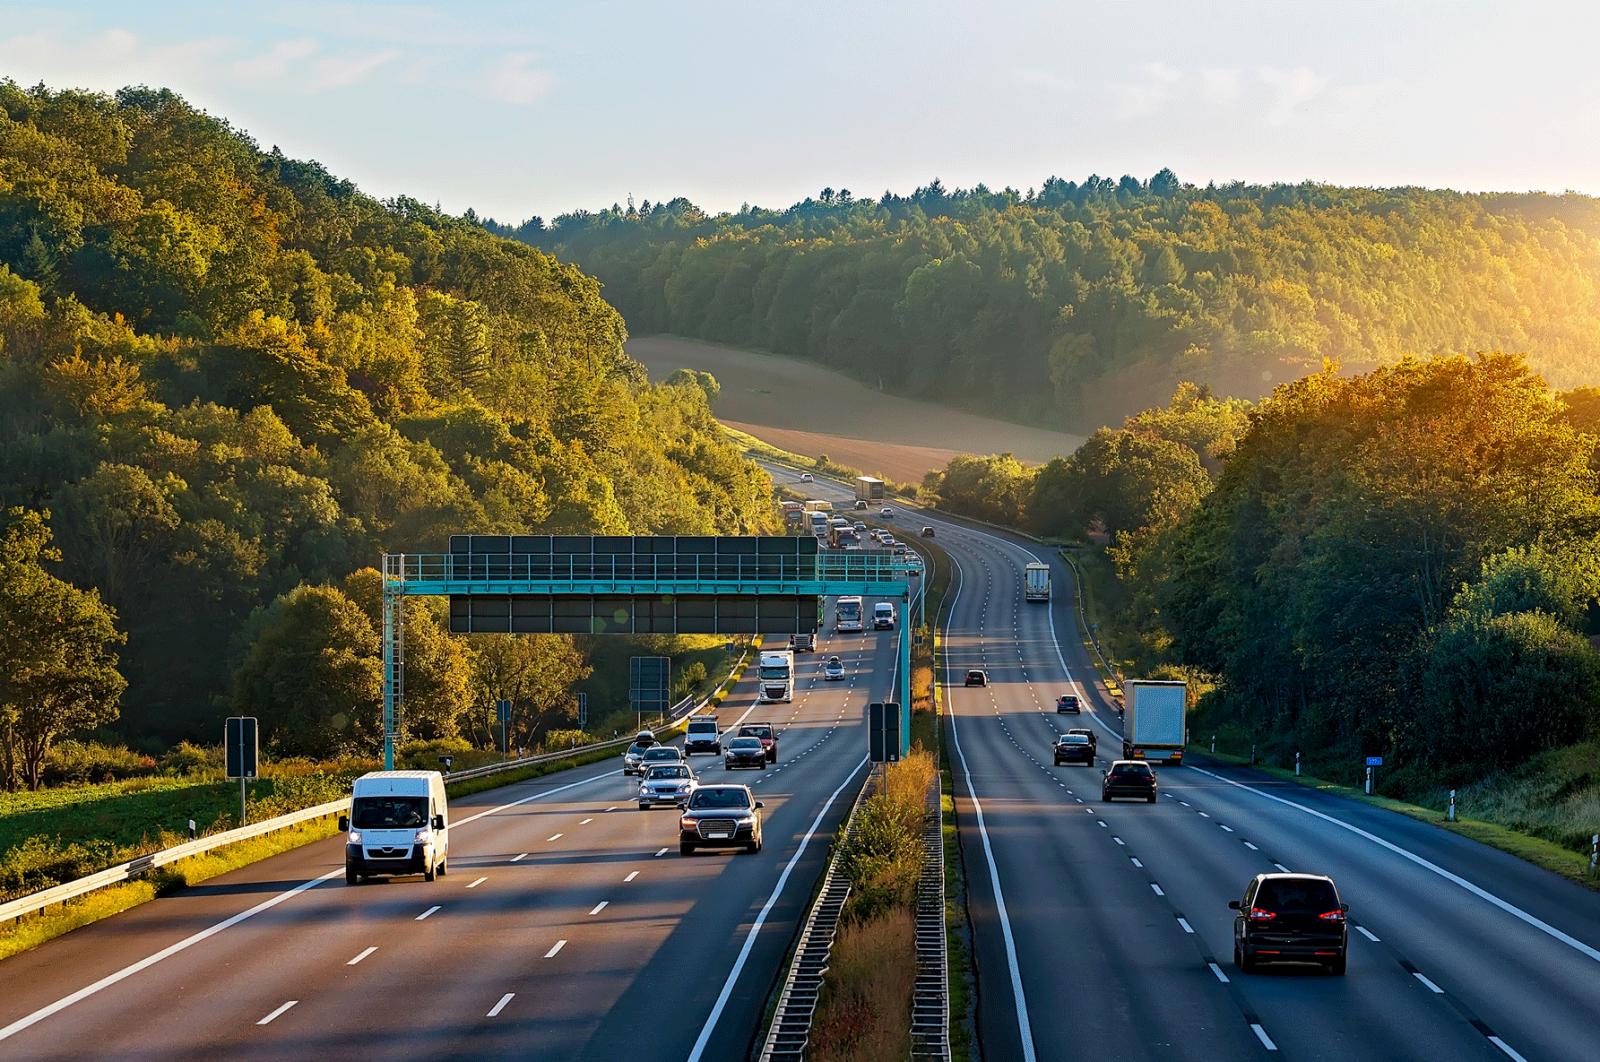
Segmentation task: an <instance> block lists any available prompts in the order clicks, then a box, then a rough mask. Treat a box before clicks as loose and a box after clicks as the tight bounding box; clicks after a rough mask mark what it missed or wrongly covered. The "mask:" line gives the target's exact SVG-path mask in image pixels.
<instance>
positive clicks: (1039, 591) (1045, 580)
mask: <svg viewBox="0 0 1600 1062" xmlns="http://www.w3.org/2000/svg"><path fill="white" fill-rule="evenodd" d="M1022 599H1023V600H1024V601H1049V600H1050V565H1048V564H1040V563H1039V562H1038V561H1034V562H1032V563H1031V564H1029V565H1028V566H1027V567H1025V568H1023V569H1022Z"/></svg>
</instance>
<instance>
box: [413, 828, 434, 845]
mask: <svg viewBox="0 0 1600 1062" xmlns="http://www.w3.org/2000/svg"><path fill="white" fill-rule="evenodd" d="M416 843H417V844H432V843H433V831H432V830H431V829H428V828H427V827H424V828H422V829H420V830H418V831H417V836H416Z"/></svg>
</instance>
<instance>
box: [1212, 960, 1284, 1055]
mask: <svg viewBox="0 0 1600 1062" xmlns="http://www.w3.org/2000/svg"><path fill="white" fill-rule="evenodd" d="M1224 980H1226V978H1224ZM1250 1031H1251V1032H1253V1033H1255V1034H1256V1039H1257V1040H1260V1041H1261V1046H1262V1047H1265V1048H1266V1049H1267V1050H1268V1051H1276V1050H1277V1049H1278V1045H1277V1044H1275V1043H1273V1042H1272V1037H1270V1036H1268V1035H1267V1030H1265V1029H1263V1028H1262V1027H1261V1026H1259V1025H1257V1024H1256V1023H1255V1022H1251V1023H1250Z"/></svg>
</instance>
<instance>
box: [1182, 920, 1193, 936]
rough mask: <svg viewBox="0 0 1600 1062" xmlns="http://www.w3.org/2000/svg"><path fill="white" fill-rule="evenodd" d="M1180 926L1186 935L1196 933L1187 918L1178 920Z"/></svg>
mask: <svg viewBox="0 0 1600 1062" xmlns="http://www.w3.org/2000/svg"><path fill="white" fill-rule="evenodd" d="M1178 924H1179V925H1180V926H1182V927H1183V931H1184V932H1185V933H1193V932H1194V926H1191V925H1190V924H1189V920H1188V919H1187V918H1180V919H1178Z"/></svg>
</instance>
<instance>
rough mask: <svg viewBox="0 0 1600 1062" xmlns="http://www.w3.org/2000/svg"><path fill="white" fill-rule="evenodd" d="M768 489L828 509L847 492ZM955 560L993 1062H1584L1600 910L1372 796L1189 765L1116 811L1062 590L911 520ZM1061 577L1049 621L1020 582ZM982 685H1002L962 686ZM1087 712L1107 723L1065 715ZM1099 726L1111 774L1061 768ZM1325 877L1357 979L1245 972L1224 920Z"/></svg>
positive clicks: (960, 782) (1083, 655)
mask: <svg viewBox="0 0 1600 1062" xmlns="http://www.w3.org/2000/svg"><path fill="white" fill-rule="evenodd" d="M769 471H771V472H772V473H773V474H774V476H775V478H777V479H778V480H780V481H781V482H784V483H785V484H786V485H790V486H794V487H796V488H798V489H801V490H804V491H807V492H808V493H811V494H812V495H813V496H815V497H822V498H829V499H833V500H835V501H838V500H842V499H844V498H847V497H848V494H847V492H845V491H844V489H843V488H840V487H838V486H837V485H833V484H826V483H821V482H819V483H816V484H810V483H807V484H803V485H802V484H800V483H798V482H796V479H797V477H796V475H795V474H794V473H792V472H790V471H787V470H784V469H782V468H779V467H775V466H772V467H769ZM895 509H896V510H897V515H896V523H897V524H898V525H899V527H900V528H901V529H902V531H903V533H904V534H905V536H907V537H908V538H912V539H913V540H914V536H915V534H916V528H917V527H918V526H919V525H922V524H928V525H931V526H933V527H934V528H935V529H936V532H937V538H936V541H937V542H938V544H939V545H940V546H942V547H943V548H944V549H945V550H946V551H947V552H948V553H949V554H950V555H951V557H952V558H953V559H954V561H955V564H956V566H957V569H958V571H957V583H956V588H955V597H954V602H953V606H952V610H951V615H950V620H949V625H948V631H947V635H946V645H947V647H948V651H947V654H946V666H947V671H946V673H945V674H944V675H943V676H942V679H943V681H944V682H945V683H946V689H947V693H948V695H949V699H948V702H947V703H948V704H950V705H951V706H952V717H951V719H950V720H949V723H948V725H947V729H946V734H947V737H948V738H953V739H954V740H953V742H952V755H951V760H952V766H953V774H954V777H955V780H956V783H955V784H956V791H957V815H958V820H959V826H960V843H961V852H962V862H963V865H964V866H965V868H966V873H967V878H968V886H969V913H970V915H971V917H972V922H973V932H974V941H975V952H976V963H977V967H978V980H979V984H978V993H977V995H978V1001H979V1003H978V1007H979V1009H978V1039H979V1040H980V1041H981V1043H982V1048H983V1054H984V1057H985V1058H988V1059H1001V1060H1010V1059H1035V1058H1039V1059H1065V1058H1078V1057H1085V1056H1093V1057H1096V1058H1104V1059H1144V1058H1157V1057H1160V1058H1193V1059H1218V1058H1242V1057H1258V1056H1259V1057H1268V1056H1270V1057H1275V1058H1276V1057H1283V1058H1294V1059H1422V1058H1427V1059H1435V1058H1437V1059H1474V1058H1477V1059H1496V1058H1498V1059H1506V1058H1513V1059H1515V1058H1525V1059H1530V1060H1533V1059H1551V1060H1571V1059H1577V1058H1585V1057H1588V1058H1593V1057H1595V1056H1596V1052H1597V1047H1596V1044H1597V1040H1596V1036H1597V1032H1596V1029H1597V1025H1596V1022H1597V1016H1600V897H1596V895H1595V894H1594V893H1592V892H1589V891H1587V890H1585V889H1583V888H1581V887H1579V886H1577V885H1574V884H1572V883H1570V882H1567V881H1565V880H1563V879H1561V878H1558V877H1556V876H1554V875H1552V874H1549V873H1547V872H1545V871H1542V870H1539V869H1538V868H1536V867H1533V866H1532V865H1530V864H1527V863H1524V862H1522V861H1521V860H1518V859H1515V858H1514V857H1511V856H1509V855H1506V854H1504V853H1501V852H1499V851H1497V850H1494V849H1490V848H1487V847H1485V846H1483V845H1480V844H1477V843H1476V842H1473V841H1470V840H1467V839H1464V838H1461V837H1459V836H1456V835H1454V834H1450V833H1447V832H1445V831H1442V830H1439V829H1436V828H1433V827H1431V826H1428V825H1426V824H1424V823H1420V822H1417V821H1415V820H1413V819H1409V818H1406V817H1404V816H1401V815H1398V814H1395V813H1391V812H1387V811H1383V810H1381V809H1378V808H1373V807H1370V806H1368V805H1365V804H1362V803H1360V802H1357V801H1352V800H1348V799H1345V798H1341V797H1337V796H1332V795H1327V794H1323V793H1319V792H1316V791H1314V790H1310V789H1306V788H1302V787H1300V786H1296V785H1293V784H1292V783H1286V782H1280V781H1278V780H1277V779H1273V778H1270V777H1268V776H1265V775H1262V774H1260V773H1258V772H1253V771H1250V770H1247V769H1239V768H1232V767H1226V766H1222V765H1219V764H1217V763H1215V762H1212V761H1207V760H1206V759H1205V758H1203V757H1199V758H1194V762H1192V763H1191V764H1189V765H1187V766H1183V767H1176V768H1163V769H1162V770H1161V775H1160V782H1161V790H1162V796H1161V798H1160V800H1159V801H1158V803H1157V804H1156V805H1154V806H1150V805H1147V804H1144V803H1140V802H1134V803H1128V802H1119V803H1116V804H1111V805H1107V804H1103V803H1101V801H1100V790H1099V781H1100V770H1101V769H1103V768H1104V766H1105V765H1106V764H1108V763H1109V762H1110V760H1111V759H1112V758H1113V757H1114V756H1115V755H1117V754H1118V753H1119V751H1120V729H1119V723H1118V718H1117V716H1116V714H1115V709H1114V704H1113V702H1112V700H1111V698H1110V697H1109V695H1108V694H1107V692H1106V690H1105V688H1104V686H1103V685H1101V684H1100V683H1099V681H1098V679H1097V678H1096V676H1095V672H1094V670H1093V668H1092V667H1091V665H1090V663H1089V660H1088V656H1087V650H1086V649H1085V648H1084V646H1083V644H1082V642H1081V639H1080V637H1079V635H1078V631H1079V628H1078V626H1077V622H1078V621H1077V617H1076V615H1075V612H1074V608H1073V604H1072V598H1073V583H1072V573H1071V571H1070V569H1069V568H1067V567H1066V566H1065V564H1064V563H1063V562H1062V561H1060V559H1059V558H1057V557H1055V556H1053V555H1052V551H1049V550H1047V549H1045V548H1044V547H1041V546H1038V545H1036V544H1032V543H1029V542H1027V541H1026V540H1023V539H1021V538H1020V537H1018V536H1011V535H1006V534H1003V533H999V532H994V531H989V530H984V529H979V528H975V527H967V526H964V525H962V524H960V523H958V522H955V521H951V520H947V519H944V518H941V517H938V516H936V515H933V514H930V513H926V512H922V513H919V512H918V511H917V510H915V509H914V508H907V507H904V506H901V505H898V504H895ZM1036 558H1037V559H1040V560H1044V561H1047V562H1049V563H1050V564H1051V565H1052V568H1053V584H1054V594H1053V600H1052V602H1051V603H1050V605H1048V606H1045V605H1040V604H1027V603H1024V602H1023V601H1022V591H1021V583H1022V567H1023V565H1024V564H1025V563H1027V562H1029V561H1031V560H1034V559H1036ZM969 667H983V668H986V669H987V670H988V673H989V677H990V681H991V685H989V686H988V687H974V688H970V689H969V688H965V687H963V686H962V685H961V681H962V677H963V675H964V672H965V670H966V669H967V668H969ZM1065 692H1077V693H1078V694H1079V695H1080V697H1083V698H1085V699H1086V701H1087V703H1088V704H1089V705H1090V706H1091V711H1090V712H1088V713H1085V715H1084V716H1082V717H1078V716H1072V715H1063V716H1057V715H1056V714H1055V711H1054V702H1055V698H1056V696H1057V695H1059V694H1061V693H1065ZM1074 726H1092V727H1095V728H1096V729H1097V730H1098V732H1099V736H1100V756H1099V759H1098V762H1097V765H1096V768H1095V769H1090V768H1086V767H1083V766H1062V767H1055V766H1053V765H1052V762H1051V754H1050V749H1051V743H1052V741H1053V740H1054V738H1055V736H1056V735H1057V734H1058V733H1059V732H1060V731H1061V730H1064V729H1067V728H1068V727H1074ZM1280 868H1287V869H1290V870H1297V871H1307V872H1314V873H1326V874H1330V875H1332V876H1333V878H1334V879H1335V881H1336V882H1337V883H1338V885H1339V888H1340V891H1341V893H1342V895H1343V899H1344V900H1345V901H1346V902H1348V903H1349V904H1350V907H1351V920H1352V929H1351V933H1350V940H1351V944H1350V962H1349V973H1348V974H1347V976H1345V977H1343V978H1337V977H1331V976H1328V975H1326V974H1323V973H1321V972H1320V971H1316V970H1311V969H1308V968H1298V967H1282V968H1277V969H1274V968H1270V967H1269V968H1267V969H1266V970H1265V971H1263V972H1260V973H1251V974H1244V973H1241V972H1240V971H1238V970H1237V969H1236V968H1235V967H1234V966H1233V963H1232V924H1233V912H1232V911H1230V910H1229V909H1228V907H1227V903H1228V901H1229V900H1230V899H1237V898H1239V897H1240V896H1242V894H1243V892H1244V888H1245V885H1246V884H1247V883H1248V881H1249V880H1250V878H1251V877H1252V876H1253V875H1254V874H1257V873H1261V872H1267V871H1273V870H1276V869H1280Z"/></svg>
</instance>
